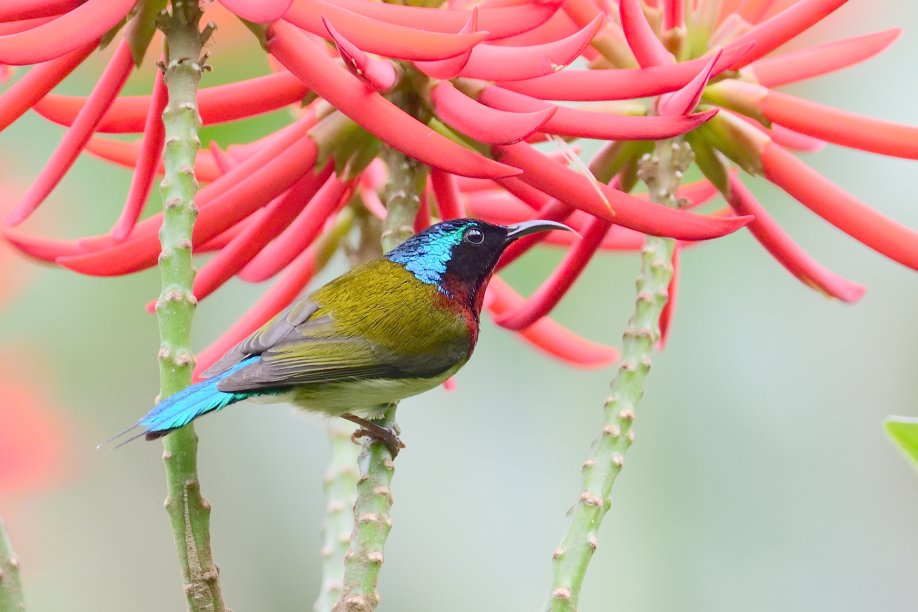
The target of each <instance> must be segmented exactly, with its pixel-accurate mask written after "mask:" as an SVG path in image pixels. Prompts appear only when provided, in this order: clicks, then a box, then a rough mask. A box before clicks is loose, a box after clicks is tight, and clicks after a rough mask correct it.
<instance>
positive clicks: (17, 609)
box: [0, 518, 25, 612]
mask: <svg viewBox="0 0 918 612" xmlns="http://www.w3.org/2000/svg"><path fill="white" fill-rule="evenodd" d="M0 610H2V612H23V611H24V610H25V602H24V601H23V598H22V583H21V582H20V581H19V559H18V558H17V557H16V553H14V552H13V546H12V545H11V544H10V539H9V537H8V536H7V535H6V526H5V525H4V524H3V519H2V518H0Z"/></svg>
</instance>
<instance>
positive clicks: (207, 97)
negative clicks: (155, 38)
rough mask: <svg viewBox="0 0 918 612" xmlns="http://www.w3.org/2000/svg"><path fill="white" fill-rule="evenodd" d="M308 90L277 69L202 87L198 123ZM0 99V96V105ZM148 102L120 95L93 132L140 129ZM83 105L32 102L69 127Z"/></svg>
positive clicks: (72, 100)
mask: <svg viewBox="0 0 918 612" xmlns="http://www.w3.org/2000/svg"><path fill="white" fill-rule="evenodd" d="M89 51H91V49H87V50H86V52H87V54H88V52H89ZM33 72H34V71H33ZM29 74H31V73H29ZM308 93H309V90H308V89H307V88H306V86H305V85H303V83H302V81H300V80H299V79H298V78H296V77H295V76H293V75H292V74H290V73H289V72H278V73H276V74H269V75H267V76H262V77H255V78H252V79H249V80H247V81H241V82H239V83H230V84H228V85H218V86H216V87H204V88H202V89H201V90H199V91H198V109H199V112H200V114H201V123H203V124H204V125H213V124H215V123H223V122H226V121H236V120H237V119H244V118H247V117H255V116H257V115H260V114H262V113H268V112H271V111H274V110H277V109H279V108H283V107H285V106H288V105H290V104H295V103H297V102H299V101H300V100H302V99H303V98H304V97H305V96H306V95H307V94H308ZM2 102H3V100H2V97H0V108H2ZM151 103H152V98H151V97H150V96H121V97H120V98H118V99H116V100H115V101H114V102H113V103H112V105H111V106H110V107H109V109H108V111H107V112H106V113H105V116H104V117H102V120H101V121H100V122H99V125H97V126H96V132H103V133H113V134H117V133H133V132H142V131H143V130H144V126H145V124H146V118H147V109H148V108H150V104H151ZM85 105H86V98H81V97H79V96H58V95H48V96H45V97H44V98H43V99H41V100H40V101H38V102H36V103H35V104H34V108H35V111H36V112H37V113H38V114H40V115H42V116H43V117H45V118H46V119H48V120H50V121H53V122H55V123H59V124H61V125H65V126H68V127H69V126H71V125H73V122H74V121H75V120H76V117H77V114H78V113H79V112H80V110H81V109H82V108H83V106H85ZM0 127H2V123H0Z"/></svg>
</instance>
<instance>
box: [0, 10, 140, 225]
mask: <svg viewBox="0 0 918 612" xmlns="http://www.w3.org/2000/svg"><path fill="white" fill-rule="evenodd" d="M90 1H91V0H90ZM133 67H134V60H133V58H132V57H131V48H130V46H129V45H128V44H127V42H126V41H122V42H121V44H119V45H118V49H117V50H116V51H115V55H114V56H113V57H112V59H111V62H109V64H108V66H107V67H106V68H105V72H104V73H102V77H101V78H100V79H99V82H98V84H97V85H96V87H95V88H94V89H93V91H92V95H90V96H89V101H88V102H87V104H86V107H85V108H84V109H83V110H82V111H80V114H79V116H78V117H77V119H76V121H75V122H74V124H73V127H72V128H70V130H68V131H67V133H66V134H65V135H64V138H63V139H62V140H61V142H60V144H59V145H58V147H57V149H55V151H54V153H53V154H52V155H51V158H50V159H49V160H48V163H47V164H46V165H45V167H44V169H43V170H42V172H41V174H40V175H39V176H38V178H36V179H35V182H33V183H32V186H31V187H30V188H29V190H28V191H27V192H26V194H25V195H24V196H23V197H22V199H21V200H20V201H19V203H18V204H17V205H16V207H15V208H14V209H13V211H12V212H11V213H10V214H9V215H8V216H7V218H6V222H7V223H9V224H11V225H16V224H17V223H21V222H22V221H24V220H25V219H26V218H27V217H28V216H29V215H30V214H32V212H33V211H34V210H35V209H36V208H37V207H38V205H39V204H41V203H42V202H43V201H44V199H45V198H47V197H48V195H49V194H50V193H51V191H52V190H53V189H54V188H55V187H56V186H57V184H58V183H59V182H60V181H61V179H62V178H64V175H65V174H66V173H67V171H68V170H69V169H70V166H72V165H73V162H75V161H76V158H77V157H78V156H79V154H80V151H82V150H83V147H84V146H85V145H86V141H88V140H89V137H90V136H91V135H92V132H93V130H94V129H95V126H96V124H97V123H98V122H99V119H101V117H102V114H103V113H104V112H105V109H107V108H108V106H109V105H110V104H111V102H112V100H113V99H114V98H115V96H117V95H118V92H119V91H121V88H122V87H123V86H124V83H125V81H127V78H128V75H130V73H131V68H133Z"/></svg>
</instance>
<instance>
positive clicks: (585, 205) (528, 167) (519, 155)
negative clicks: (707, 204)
mask: <svg viewBox="0 0 918 612" xmlns="http://www.w3.org/2000/svg"><path fill="white" fill-rule="evenodd" d="M497 149H498V152H497V154H498V156H499V157H500V159H503V160H505V161H506V162H507V163H509V164H511V165H513V166H516V167H517V168H522V169H523V170H524V171H525V173H524V174H522V175H520V177H519V178H520V179H521V180H523V181H526V182H527V183H529V184H530V185H532V186H533V187H535V188H537V189H539V190H541V191H544V192H545V193H547V194H549V195H551V196H553V197H555V198H558V199H559V200H562V201H564V202H566V203H567V204H569V205H571V206H575V207H577V208H580V209H581V210H584V211H586V212H588V213H590V214H592V215H596V216H598V217H602V218H605V219H608V220H610V221H614V222H615V223H617V224H618V225H623V226H625V227H628V228H631V229H634V230H637V231H639V232H644V233H646V234H654V235H657V236H661V235H662V236H671V237H673V238H680V239H682V240H707V239H710V238H719V237H720V236H724V235H726V234H729V233H731V232H734V231H736V230H738V229H739V228H741V227H742V226H743V225H745V224H747V223H748V222H749V221H751V220H752V219H751V217H732V218H731V217H727V218H715V217H702V216H698V215H692V214H689V213H686V212H682V211H680V210H674V209H671V208H665V207H663V206H659V205H657V204H652V203H650V202H641V201H640V200H637V199H636V198H634V197H633V196H630V195H628V194H626V193H624V192H621V191H618V190H617V189H612V188H611V187H609V186H608V185H603V184H601V183H599V184H593V183H590V181H589V180H588V179H587V178H586V177H585V176H583V175H580V174H578V173H577V172H575V171H574V170H571V169H569V168H566V167H565V166H563V165H562V164H560V163H558V162H553V161H551V160H550V159H549V158H548V157H546V156H544V155H542V154H541V153H539V152H538V151H536V150H535V149H533V148H532V147H530V146H529V145H527V144H523V143H519V144H515V145H510V146H507V147H498V148H497ZM597 188H598V190H599V191H597ZM600 193H601V195H600ZM603 198H605V201H603Z"/></svg>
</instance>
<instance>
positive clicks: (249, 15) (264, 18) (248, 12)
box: [220, 0, 293, 23]
mask: <svg viewBox="0 0 918 612" xmlns="http://www.w3.org/2000/svg"><path fill="white" fill-rule="evenodd" d="M292 3H293V0H257V1H256V2H253V1H252V0H220V4H222V5H223V6H225V7H226V8H228V9H229V10H230V11H231V12H233V13H235V14H236V15H239V16H240V17H242V18H243V19H247V20H249V21H252V22H255V23H271V22H272V21H277V20H278V19H280V18H281V17H283V16H284V13H286V12H287V9H289V8H290V5H291V4H292Z"/></svg>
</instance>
